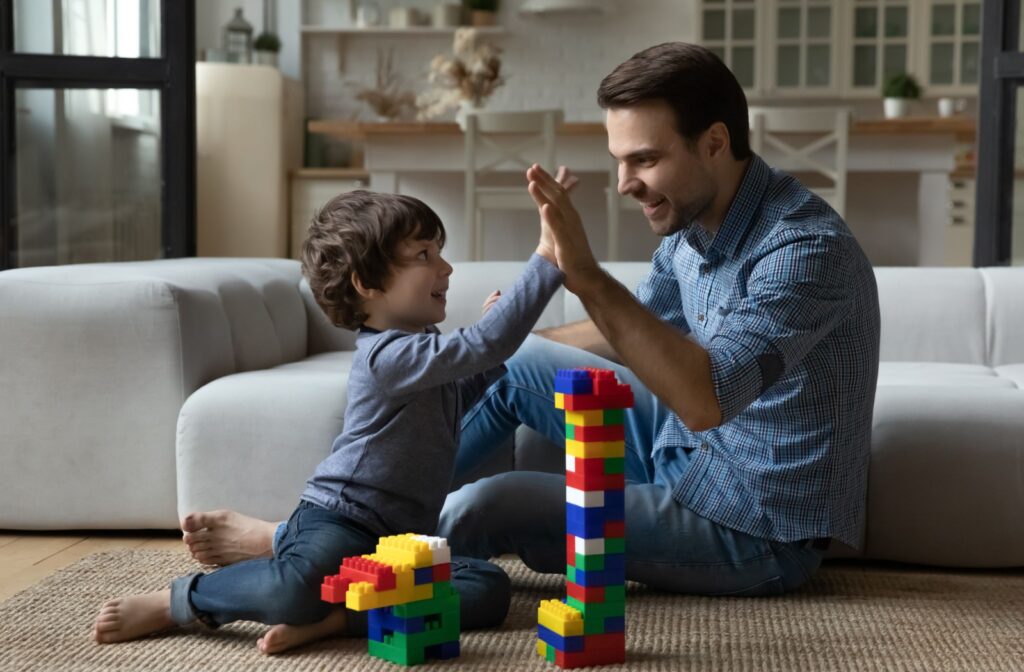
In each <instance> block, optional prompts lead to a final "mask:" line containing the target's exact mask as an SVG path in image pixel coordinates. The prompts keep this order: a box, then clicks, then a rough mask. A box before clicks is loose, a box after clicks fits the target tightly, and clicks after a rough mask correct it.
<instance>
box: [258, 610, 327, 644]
mask: <svg viewBox="0 0 1024 672" xmlns="http://www.w3.org/2000/svg"><path fill="white" fill-rule="evenodd" d="M344 632H345V610H344V609H334V610H332V611H331V613H330V615H329V616H328V617H327V618H325V619H324V620H322V621H320V622H319V623H313V624H311V625H275V626H274V627H272V628H270V630H267V634H265V635H263V636H262V637H260V638H259V639H258V640H257V641H256V648H258V649H259V650H260V653H262V654H264V655H273V654H275V653H281V652H283V651H287V650H288V649H294V648H295V647H296V646H302V645H303V644H308V643H309V642H314V641H316V640H318V639H323V638H324V637H331V636H337V635H341V634H344Z"/></svg>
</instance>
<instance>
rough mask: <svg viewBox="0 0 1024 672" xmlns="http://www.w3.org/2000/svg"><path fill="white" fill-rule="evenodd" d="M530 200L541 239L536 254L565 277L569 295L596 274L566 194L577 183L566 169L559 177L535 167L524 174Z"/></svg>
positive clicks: (591, 255) (591, 254) (561, 168)
mask: <svg viewBox="0 0 1024 672" xmlns="http://www.w3.org/2000/svg"><path fill="white" fill-rule="evenodd" d="M526 179H527V180H529V186H528V187H527V188H528V190H529V192H530V196H531V197H533V201H534V203H536V204H537V209H538V210H539V212H540V219H541V236H540V244H539V246H538V248H537V253H538V254H541V255H543V256H545V257H547V258H548V259H551V258H552V256H551V255H552V251H553V256H554V259H555V263H556V264H557V265H558V267H559V268H560V269H562V272H563V273H565V276H566V277H565V286H566V288H568V289H569V290H570V291H572V290H573V287H574V286H575V285H576V284H578V283H579V282H580V281H581V280H582V278H583V277H584V276H585V275H586V274H587V273H589V272H592V271H595V270H597V269H598V268H599V267H598V264H597V260H596V259H595V258H594V253H593V251H592V250H591V249H590V241H588V240H587V234H586V232H585V231H584V230H583V222H582V221H581V220H580V215H579V213H578V212H577V211H576V208H575V206H573V204H572V200H571V199H570V198H569V192H570V191H571V190H572V188H573V187H574V186H576V183H577V182H578V181H579V180H578V179H577V178H576V176H575V175H573V174H572V173H571V172H570V171H569V169H568V168H566V167H565V166H561V167H559V169H558V176H557V177H552V176H551V174H550V173H548V172H547V171H545V170H544V169H543V168H541V167H540V166H538V165H537V164H534V165H532V166H530V168H529V170H527V171H526Z"/></svg>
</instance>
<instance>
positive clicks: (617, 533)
mask: <svg viewBox="0 0 1024 672" xmlns="http://www.w3.org/2000/svg"><path fill="white" fill-rule="evenodd" d="M625 536H626V521H624V520H606V521H605V522H604V537H605V539H621V538H623V537H625Z"/></svg>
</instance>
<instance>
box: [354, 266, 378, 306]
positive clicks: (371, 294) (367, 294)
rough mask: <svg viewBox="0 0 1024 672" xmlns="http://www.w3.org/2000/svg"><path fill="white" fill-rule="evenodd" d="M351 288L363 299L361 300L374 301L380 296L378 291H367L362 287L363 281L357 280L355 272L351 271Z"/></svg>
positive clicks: (357, 276) (357, 275)
mask: <svg viewBox="0 0 1024 672" xmlns="http://www.w3.org/2000/svg"><path fill="white" fill-rule="evenodd" d="M352 286H353V287H355V288H356V292H357V293H358V294H359V296H361V297H363V299H375V298H377V297H378V296H380V294H381V291H380V290H379V289H372V288H370V289H367V288H366V287H365V286H364V285H363V281H362V280H360V279H359V274H358V273H356V272H355V271H352Z"/></svg>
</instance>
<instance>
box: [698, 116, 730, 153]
mask: <svg viewBox="0 0 1024 672" xmlns="http://www.w3.org/2000/svg"><path fill="white" fill-rule="evenodd" d="M704 142H705V147H704V151H705V152H706V153H707V157H708V158H709V159H717V158H718V157H719V156H721V155H724V154H726V153H729V152H730V150H731V144H732V143H731V138H730V137H729V128H728V127H727V126H726V125H725V124H723V123H722V122H720V121H716V122H715V123H713V124H711V126H709V127H708V129H707V130H706V131H704Z"/></svg>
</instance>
